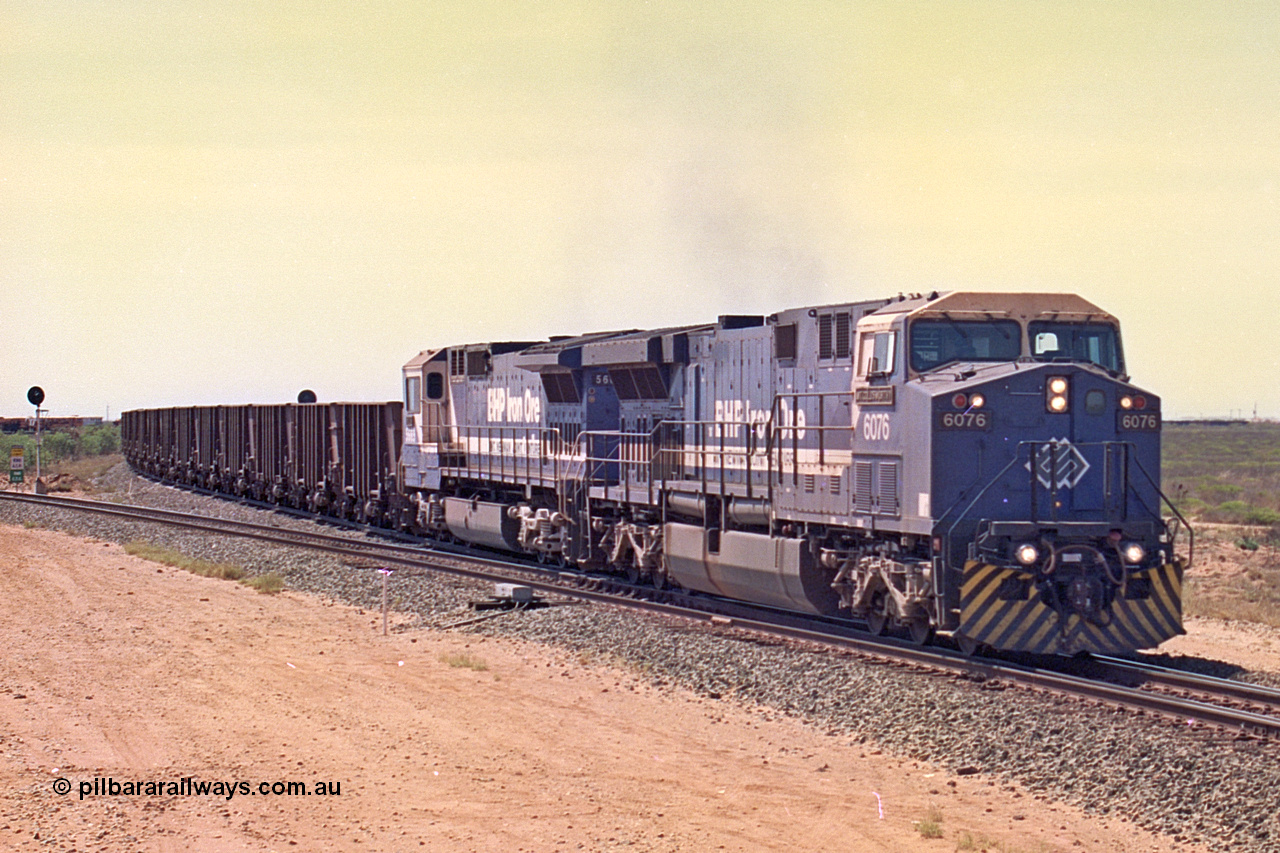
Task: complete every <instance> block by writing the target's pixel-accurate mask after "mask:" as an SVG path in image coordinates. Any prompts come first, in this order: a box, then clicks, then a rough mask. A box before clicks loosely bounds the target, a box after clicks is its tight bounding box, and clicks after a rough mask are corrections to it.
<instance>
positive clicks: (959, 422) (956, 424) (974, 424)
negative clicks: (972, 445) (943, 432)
mask: <svg viewBox="0 0 1280 853" xmlns="http://www.w3.org/2000/svg"><path fill="white" fill-rule="evenodd" d="M938 426H940V427H941V428H942V429H991V413H990V412H973V411H969V412H943V413H942V414H941V416H939V418H938Z"/></svg>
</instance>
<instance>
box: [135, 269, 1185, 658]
mask: <svg viewBox="0 0 1280 853" xmlns="http://www.w3.org/2000/svg"><path fill="white" fill-rule="evenodd" d="M403 378H404V391H405V394H404V402H403V411H401V404H399V403H384V404H330V405H329V406H328V407H325V406H316V405H311V406H308V405H301V404H300V405H296V406H295V405H288V406H274V407H273V406H258V407H217V408H212V409H208V408H201V409H176V410H151V411H142V412H130V413H127V414H126V416H125V423H124V427H125V451H126V454H127V456H128V458H129V460H130V462H131V463H132V464H134V465H135V466H136V467H139V468H140V469H142V470H144V471H147V472H149V473H152V474H154V475H158V476H162V477H167V478H170V479H178V480H184V481H186V482H194V483H197V484H203V485H209V486H210V487H211V488H216V489H219V490H221V491H234V492H236V493H238V494H250V495H253V496H255V497H260V498H263V499H267V500H272V501H276V502H280V503H290V504H292V505H295V506H306V507H308V508H310V509H313V510H316V511H322V512H327V513H329V514H339V515H345V516H347V517H358V518H361V519H364V520H368V521H372V522H375V523H380V524H383V525H386V526H393V527H398V528H403V529H408V530H412V531H415V532H418V533H421V534H425V535H430V536H435V537H440V538H450V539H458V540H462V541H465V542H469V543H472V544H475V545H481V546H485V547H490V548H498V549H502V550H507V551H513V552H519V553H524V554H531V555H536V556H537V557H538V558H539V559H541V560H544V561H548V562H555V563H559V564H563V565H569V566H576V567H578V568H581V569H587V570H592V571H603V572H615V573H619V574H623V575H626V576H628V577H630V578H631V579H632V580H633V581H637V582H640V581H643V582H648V583H652V584H654V585H657V586H659V587H662V586H666V585H675V586H679V587H683V588H685V589H690V590H697V591H700V592H705V593H710V594H715V595H723V596H728V597H732V598H737V599H743V600H748V601H753V602H757V603H762V604H767V605H772V606H776V607H781V608H786V609H790V610H799V611H804V612H808V613H818V614H829V615H852V616H855V617H859V618H862V619H864V620H865V621H866V622H867V624H868V626H869V627H870V629H871V630H872V631H873V632H876V633H881V632H884V631H888V630H898V631H903V632H905V633H907V634H909V635H910V636H911V637H912V638H913V639H915V640H916V641H918V642H927V641H929V639H930V638H931V637H932V636H933V635H934V634H935V632H942V633H945V634H947V635H950V636H952V637H954V638H955V639H956V640H957V641H958V642H959V643H960V645H961V646H962V647H963V648H966V649H974V648H978V647H982V646H990V647H994V648H999V649H1007V650H1023V651H1036V652H1050V653H1061V654H1072V653H1077V652H1083V651H1099V652H1103V651H1106V652H1115V651H1126V650H1132V649H1138V648H1149V647H1153V646H1155V645H1158V644H1159V643H1160V642H1162V641H1163V640H1165V639H1168V638H1169V637H1171V636H1173V635H1175V634H1178V633H1181V632H1182V627H1181V578H1182V570H1183V565H1182V563H1181V561H1180V560H1179V558H1177V557H1176V556H1175V554H1174V540H1175V538H1176V536H1177V533H1178V525H1177V524H1176V523H1173V522H1167V521H1166V520H1165V519H1164V518H1163V517H1162V513H1161V506H1162V498H1163V496H1162V495H1161V493H1160V490H1159V486H1158V483H1159V480H1160V428H1161V415H1160V400H1159V398H1158V397H1157V396H1155V395H1153V394H1151V393H1149V392H1146V391H1144V390H1142V389H1140V388H1137V387H1135V386H1134V385H1132V384H1131V383H1130V382H1129V379H1128V376H1127V375H1126V373H1125V367H1124V360H1123V355H1122V349H1121V341H1120V330H1119V324H1118V322H1117V320H1116V319H1115V318H1114V317H1113V316H1111V315H1110V314H1108V313H1106V312H1105V311H1102V310H1101V309H1100V308H1098V307H1096V306H1094V305H1092V304H1090V303H1089V302H1086V301H1085V300H1083V299H1081V298H1079V297H1077V296H1073V295H1069V294H1028V293H1016V294H994V293H945V294H938V293H933V294H929V295H927V296H925V295H920V296H912V297H898V298H897V299H880V300H874V301H866V302H850V303H840V304H834V305H826V306H819V307H809V308H800V309H794V310H788V311H782V312H779V313H777V314H774V315H771V316H768V317H763V316H722V317H720V318H719V319H718V320H717V321H716V322H714V323H706V324H703V325H694V326H682V327H678V328H668V329H658V330H652V331H638V330H627V331H618V332H605V333H597V334H591V335H584V336H577V337H564V338H552V339H551V340H549V341H541V342H532V343H531V342H508V343H477V344H465V345H456V346H449V347H443V348H440V349H433V350H427V351H424V352H422V353H420V354H419V355H418V356H417V357H415V358H414V359H412V360H410V361H409V363H408V364H406V365H405V366H404V368H403ZM361 405H363V406H367V407H369V409H368V411H367V412H366V411H365V410H364V409H359V408H358V407H359V406H361ZM348 409H350V410H351V411H352V412H357V411H358V412H360V413H361V414H359V415H358V416H357V417H356V418H355V421H354V422H352V423H356V424H359V426H357V427H356V428H352V426H351V425H350V424H349V421H348V419H349V417H350V415H349V414H344V412H346V411H347V410H348ZM372 412H376V415H374V414H369V413H372ZM320 413H324V414H320ZM264 424H268V425H271V426H267V427H265V429H266V430H267V434H266V435H265V436H264V437H262V438H259V439H257V440H256V442H255V441H254V440H253V439H252V436H254V435H258V434H259V433H260V432H261V431H262V430H263V429H264V426H263V425H264ZM255 431H258V432H255ZM335 435H340V436H341V438H338V439H335ZM363 442H370V443H371V444H370V445H369V446H367V447H366V446H365V445H364V444H363ZM234 448H239V450H238V451H236V450H234ZM237 453H238V455H236V454H237ZM215 460H216V461H215ZM396 460H398V464H396ZM201 478H203V482H202V481H201Z"/></svg>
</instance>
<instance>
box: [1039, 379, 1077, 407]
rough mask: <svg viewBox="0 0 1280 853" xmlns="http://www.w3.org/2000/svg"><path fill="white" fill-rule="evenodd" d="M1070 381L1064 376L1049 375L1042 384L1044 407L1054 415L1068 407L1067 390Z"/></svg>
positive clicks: (1069, 386)
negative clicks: (1043, 384) (1047, 379)
mask: <svg viewBox="0 0 1280 853" xmlns="http://www.w3.org/2000/svg"><path fill="white" fill-rule="evenodd" d="M1070 388H1071V383H1069V382H1067V377H1065V376H1050V377H1049V381H1048V382H1046V383H1045V386H1044V407H1045V408H1046V409H1048V410H1049V411H1050V412H1053V413H1054V414H1055V415H1059V414H1062V413H1063V412H1065V411H1066V410H1067V408H1068V403H1067V392H1068V391H1069V390H1070Z"/></svg>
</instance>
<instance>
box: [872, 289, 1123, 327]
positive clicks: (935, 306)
mask: <svg viewBox="0 0 1280 853" xmlns="http://www.w3.org/2000/svg"><path fill="white" fill-rule="evenodd" d="M873 314H875V315H878V316H884V315H886V314H908V315H910V316H911V318H912V319H916V318H920V317H942V316H944V315H945V316H946V317H947V318H950V319H953V320H955V319H960V318H962V317H963V316H964V315H966V314H967V315H973V316H975V317H982V318H984V319H990V318H996V317H1007V318H1009V319H1017V320H1057V319H1063V320H1090V321H1095V322H1109V323H1115V322H1116V318H1115V317H1114V316H1113V315H1111V314H1109V313H1107V312H1106V311H1103V310H1102V309H1101V308H1099V307H1098V306H1097V305H1094V304H1093V303H1092V302H1089V301H1088V300H1086V299H1083V298H1082V297H1080V296H1077V295H1076V294H1074V293H981V292H976V291H954V292H950V293H931V294H929V295H928V296H920V295H913V296H910V297H907V298H904V299H902V300H895V301H893V302H890V303H889V304H888V305H885V306H884V307H883V308H881V309H880V310H878V311H875V312H873Z"/></svg>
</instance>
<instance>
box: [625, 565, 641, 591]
mask: <svg viewBox="0 0 1280 853" xmlns="http://www.w3.org/2000/svg"><path fill="white" fill-rule="evenodd" d="M622 573H623V574H624V575H626V577H627V583H629V584H631V585H632V586H635V585H636V584H638V583H640V567H639V566H637V565H636V562H635V560H632V561H630V562H629V563H627V565H626V566H624V567H623V569H622Z"/></svg>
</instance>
